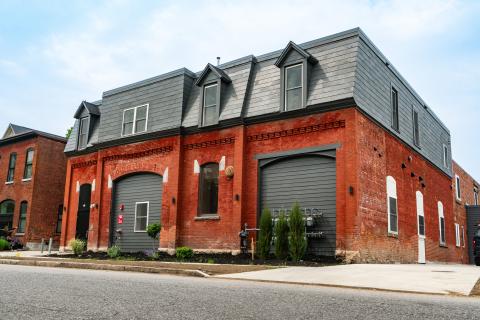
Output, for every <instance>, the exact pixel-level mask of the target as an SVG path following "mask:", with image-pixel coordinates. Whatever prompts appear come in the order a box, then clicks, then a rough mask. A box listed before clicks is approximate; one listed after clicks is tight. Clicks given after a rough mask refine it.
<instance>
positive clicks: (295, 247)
mask: <svg viewBox="0 0 480 320" xmlns="http://www.w3.org/2000/svg"><path fill="white" fill-rule="evenodd" d="M288 222H289V233H288V239H289V250H290V256H291V257H292V260H293V261H299V260H301V259H302V258H303V256H304V255H305V252H306V251H307V239H306V238H305V221H303V214H302V212H301V211H300V206H299V205H298V202H295V204H294V205H293V208H292V213H291V214H290V217H289V221H288Z"/></svg>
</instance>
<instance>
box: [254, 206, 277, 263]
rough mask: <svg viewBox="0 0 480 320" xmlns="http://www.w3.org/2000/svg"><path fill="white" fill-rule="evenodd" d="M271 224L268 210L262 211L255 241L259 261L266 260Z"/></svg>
mask: <svg viewBox="0 0 480 320" xmlns="http://www.w3.org/2000/svg"><path fill="white" fill-rule="evenodd" d="M272 235H273V223H272V214H271V213H270V210H269V209H268V208H265V209H263V212H262V216H261V217H260V231H259V233H258V240H257V254H258V256H259V257H260V259H266V258H267V257H268V255H269V253H270V247H271V244H272Z"/></svg>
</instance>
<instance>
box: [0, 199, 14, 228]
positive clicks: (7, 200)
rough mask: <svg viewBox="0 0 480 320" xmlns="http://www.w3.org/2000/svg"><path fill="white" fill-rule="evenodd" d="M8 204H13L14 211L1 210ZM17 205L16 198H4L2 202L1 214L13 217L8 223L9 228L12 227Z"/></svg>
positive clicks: (0, 205)
mask: <svg viewBox="0 0 480 320" xmlns="http://www.w3.org/2000/svg"><path fill="white" fill-rule="evenodd" d="M8 204H12V206H13V207H12V211H11V212H5V213H2V212H1V209H2V206H7V205H8ZM15 207H16V203H15V201H14V200H12V199H5V200H3V201H2V202H0V215H9V216H11V217H12V219H11V220H10V223H9V225H8V227H9V229H12V227H13V226H12V224H13V216H14V214H15Z"/></svg>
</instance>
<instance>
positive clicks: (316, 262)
mask: <svg viewBox="0 0 480 320" xmlns="http://www.w3.org/2000/svg"><path fill="white" fill-rule="evenodd" d="M50 257H57V258H71V259H94V260H126V261H159V262H178V261H179V260H178V259H177V258H176V257H175V256H174V255H169V254H168V253H164V252H159V253H158V254H157V255H156V257H152V256H151V255H148V254H146V253H145V252H136V253H122V254H121V256H120V257H119V258H116V259H111V258H110V257H109V256H108V255H107V253H106V252H93V251H87V252H84V253H83V254H82V255H80V256H76V255H74V254H60V255H57V254H52V255H50ZM182 262H193V263H212V264H213V263H215V264H243V265H252V264H253V265H270V266H311V267H319V266H326V265H335V264H339V263H341V262H342V261H338V260H335V259H334V258H332V257H319V256H305V258H304V259H303V261H299V262H293V261H284V260H277V259H275V258H274V257H273V256H272V259H268V260H260V259H255V260H253V261H252V259H251V255H245V254H239V255H232V254H229V253H211V254H206V253H196V254H194V256H193V257H192V258H190V259H186V260H182Z"/></svg>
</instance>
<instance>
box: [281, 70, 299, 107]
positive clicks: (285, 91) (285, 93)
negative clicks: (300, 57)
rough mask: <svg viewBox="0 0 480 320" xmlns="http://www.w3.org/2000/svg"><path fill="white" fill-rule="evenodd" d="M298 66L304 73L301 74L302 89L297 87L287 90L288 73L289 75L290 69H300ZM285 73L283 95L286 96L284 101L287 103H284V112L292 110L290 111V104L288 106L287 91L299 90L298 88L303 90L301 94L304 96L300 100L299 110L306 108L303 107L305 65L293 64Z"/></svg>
mask: <svg viewBox="0 0 480 320" xmlns="http://www.w3.org/2000/svg"><path fill="white" fill-rule="evenodd" d="M298 66H300V67H301V68H300V69H301V71H302V72H301V74H300V81H301V85H300V87H295V88H289V89H287V73H288V69H291V68H296V67H298ZM284 72H285V77H284V78H285V79H284V80H283V81H284V84H283V85H284V93H283V95H284V96H285V97H284V99H285V101H284V105H285V107H284V109H285V110H284V111H290V110H288V104H287V90H292V89H298V88H300V89H301V90H300V92H301V93H302V96H301V99H300V108H298V109H302V108H303V107H304V105H303V85H304V83H303V72H304V71H303V63H296V64H293V65H291V66H288V67H285V71H284ZM294 110H297V109H294Z"/></svg>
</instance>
